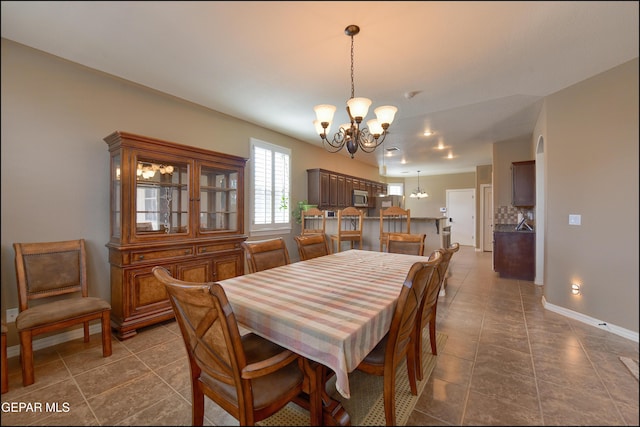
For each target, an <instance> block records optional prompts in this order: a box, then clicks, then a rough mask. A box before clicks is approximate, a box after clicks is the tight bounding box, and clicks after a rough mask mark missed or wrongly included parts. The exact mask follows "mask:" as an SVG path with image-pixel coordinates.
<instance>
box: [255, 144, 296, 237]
mask: <svg viewBox="0 0 640 427" xmlns="http://www.w3.org/2000/svg"><path fill="white" fill-rule="evenodd" d="M255 147H259V148H262V149H265V150H269V151H271V152H272V153H274V152H278V153H283V154H286V155H287V156H288V157H289V165H288V168H289V177H288V181H289V182H288V186H289V188H288V200H289V203H288V208H289V209H288V210H289V215H287V222H286V223H279V224H278V223H275V222H271V223H269V224H256V223H255V176H254V175H255V156H254V154H255V152H254V149H255ZM249 150H250V155H249V157H250V162H251V167H250V174H249V234H250V235H251V236H265V235H273V234H288V233H290V232H291V230H292V228H293V223H292V221H291V214H290V213H291V165H292V163H293V162H292V160H291V149H290V148H287V147H283V146H280V145H275V144H272V143H269V142H266V141H263V140H260V139H257V138H249ZM272 190H273V188H272ZM272 202H273V201H272ZM273 203H274V206H273V207H274V209H277V208H278V207H277V203H275V202H273ZM272 220H273V218H272Z"/></svg>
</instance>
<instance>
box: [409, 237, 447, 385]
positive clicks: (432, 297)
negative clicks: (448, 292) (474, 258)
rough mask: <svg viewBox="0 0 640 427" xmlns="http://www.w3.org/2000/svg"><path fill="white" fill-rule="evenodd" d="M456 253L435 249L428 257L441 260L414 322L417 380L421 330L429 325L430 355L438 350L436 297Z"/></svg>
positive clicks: (420, 371)
mask: <svg viewBox="0 0 640 427" xmlns="http://www.w3.org/2000/svg"><path fill="white" fill-rule="evenodd" d="M455 251H457V249H455V250H452V251H450V250H448V249H437V250H435V251H433V252H432V253H431V254H430V255H429V259H433V258H435V257H439V258H441V262H440V263H439V264H438V267H437V268H436V271H435V273H434V275H433V277H432V280H431V282H430V283H429V287H428V288H427V292H426V293H425V298H424V301H423V303H422V307H421V308H420V314H419V317H418V319H417V320H416V343H417V345H416V347H415V352H416V357H415V359H416V367H417V372H416V374H417V379H418V380H419V381H420V380H422V353H423V351H422V330H423V329H424V328H425V327H426V326H427V325H429V340H430V343H431V354H433V355H437V354H438V348H437V344H436V318H437V314H438V296H439V295H440V288H441V287H442V283H443V281H444V280H445V277H446V272H447V268H448V265H449V261H450V260H451V256H452V255H453V253H454V252H455Z"/></svg>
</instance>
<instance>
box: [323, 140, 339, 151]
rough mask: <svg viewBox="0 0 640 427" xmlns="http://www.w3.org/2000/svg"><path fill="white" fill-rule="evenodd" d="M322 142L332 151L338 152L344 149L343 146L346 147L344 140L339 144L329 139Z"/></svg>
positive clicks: (326, 148) (325, 147)
mask: <svg viewBox="0 0 640 427" xmlns="http://www.w3.org/2000/svg"><path fill="white" fill-rule="evenodd" d="M322 144H323V145H324V149H325V150H327V151H328V152H330V153H337V152H338V151H340V150H342V148H343V147H344V142H342V143H341V144H339V145H334V143H333V142H332V141H330V140H328V139H323V140H322ZM329 147H331V148H329Z"/></svg>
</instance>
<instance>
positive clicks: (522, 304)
mask: <svg viewBox="0 0 640 427" xmlns="http://www.w3.org/2000/svg"><path fill="white" fill-rule="evenodd" d="M536 286H538V285H536ZM518 293H519V295H520V307H521V308H522V316H523V317H524V329H525V331H526V332H527V345H528V346H529V357H531V369H532V370H533V382H534V384H535V385H536V397H537V398H538V411H539V413H540V421H541V423H540V424H541V425H543V426H544V425H546V424H545V422H544V411H543V410H542V397H541V396H540V384H538V373H537V371H536V362H535V360H534V357H533V347H532V346H531V334H530V333H529V322H528V321H527V312H526V310H525V309H524V299H523V295H522V287H521V286H520V284H518Z"/></svg>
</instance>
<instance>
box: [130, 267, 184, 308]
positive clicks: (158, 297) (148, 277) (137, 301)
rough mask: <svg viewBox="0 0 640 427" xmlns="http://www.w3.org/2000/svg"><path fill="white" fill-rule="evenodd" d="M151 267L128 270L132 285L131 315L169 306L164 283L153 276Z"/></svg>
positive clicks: (170, 269)
mask: <svg viewBox="0 0 640 427" xmlns="http://www.w3.org/2000/svg"><path fill="white" fill-rule="evenodd" d="M165 268H167V269H168V270H169V271H172V270H173V269H172V268H170V267H167V266H165ZM151 269H152V267H147V268H141V269H138V270H131V271H130V272H129V274H130V278H129V283H131V284H132V285H133V286H132V287H133V292H132V293H131V306H130V308H131V312H130V314H131V315H132V316H135V315H138V314H143V313H146V312H149V311H155V310H158V309H164V308H166V307H167V306H169V296H168V295H167V291H166V289H165V287H164V285H163V284H162V283H160V282H159V281H158V280H157V279H156V278H155V276H154V275H153V273H152V272H151ZM173 274H175V273H173Z"/></svg>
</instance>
